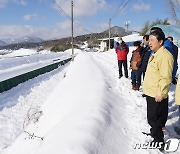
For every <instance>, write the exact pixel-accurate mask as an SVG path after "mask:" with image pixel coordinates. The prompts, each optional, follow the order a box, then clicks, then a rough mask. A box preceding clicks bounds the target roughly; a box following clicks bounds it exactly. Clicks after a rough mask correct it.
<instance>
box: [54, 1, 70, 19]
mask: <svg viewBox="0 0 180 154" xmlns="http://www.w3.org/2000/svg"><path fill="white" fill-rule="evenodd" d="M51 2H52V4H55V5H56V7H57V8H58V9H59V10H60V11H61V12H62V13H63V14H64V15H65V16H66V17H67V18H69V19H71V17H70V15H69V14H67V13H66V12H65V11H64V10H63V9H62V8H61V6H60V5H59V4H58V3H57V2H56V1H55V0H51Z"/></svg>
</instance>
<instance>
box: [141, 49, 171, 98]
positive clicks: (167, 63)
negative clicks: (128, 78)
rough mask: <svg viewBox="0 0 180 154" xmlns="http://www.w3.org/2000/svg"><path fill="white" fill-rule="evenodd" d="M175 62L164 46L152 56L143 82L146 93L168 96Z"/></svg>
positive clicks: (153, 95) (152, 95)
mask: <svg viewBox="0 0 180 154" xmlns="http://www.w3.org/2000/svg"><path fill="white" fill-rule="evenodd" d="M173 62H174V60H173V56H172V54H171V53H170V52H169V51H168V50H167V49H166V48H165V47H164V46H162V47H161V48H160V49H159V50H158V51H157V52H156V53H155V54H153V55H152V56H151V57H150V59H149V61H148V66H147V70H146V74H145V79H144V82H143V92H144V94H146V95H148V96H150V97H155V96H162V97H163V98H167V97H168V91H169V86H170V83H171V81H172V71H173Z"/></svg>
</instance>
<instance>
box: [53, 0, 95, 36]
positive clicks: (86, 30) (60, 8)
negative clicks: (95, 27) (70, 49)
mask: <svg viewBox="0 0 180 154" xmlns="http://www.w3.org/2000/svg"><path fill="white" fill-rule="evenodd" d="M51 2H52V3H53V4H55V5H56V6H57V8H58V9H59V10H60V11H61V12H62V13H63V14H64V15H65V16H66V17H67V18H68V19H70V20H71V17H70V16H69V15H68V14H67V13H66V12H65V11H64V10H63V9H62V7H61V6H60V5H59V4H58V3H57V2H56V1H55V0H51ZM75 24H77V25H79V26H80V27H82V28H83V29H84V30H85V31H84V32H88V33H92V32H91V31H89V30H88V29H87V28H85V27H84V26H82V25H81V24H80V23H78V22H76V21H75Z"/></svg>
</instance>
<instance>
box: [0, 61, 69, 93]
mask: <svg viewBox="0 0 180 154" xmlns="http://www.w3.org/2000/svg"><path fill="white" fill-rule="evenodd" d="M70 60H71V58H69V59H66V60H63V61H60V62H56V63H53V64H50V65H48V66H45V67H42V68H39V69H37V70H33V71H31V72H27V73H25V74H21V75H18V76H15V77H13V78H10V79H7V80H4V81H1V82H0V93H2V92H4V91H7V90H9V89H11V88H13V87H15V86H17V85H18V84H20V83H22V82H25V81H27V80H29V79H32V78H34V77H37V76H38V75H41V74H44V73H46V72H50V71H52V70H54V69H56V68H58V67H59V66H61V65H64V64H66V63H67V62H69V61H70Z"/></svg>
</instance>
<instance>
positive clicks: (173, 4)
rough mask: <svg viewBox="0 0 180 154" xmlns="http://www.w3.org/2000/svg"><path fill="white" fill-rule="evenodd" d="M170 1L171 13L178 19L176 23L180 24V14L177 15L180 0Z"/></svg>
mask: <svg viewBox="0 0 180 154" xmlns="http://www.w3.org/2000/svg"><path fill="white" fill-rule="evenodd" d="M168 2H169V7H170V10H171V15H172V17H173V18H174V20H175V21H176V23H177V24H178V25H180V20H179V19H178V16H177V12H179V11H180V1H179V0H174V1H173V0H168Z"/></svg>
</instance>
